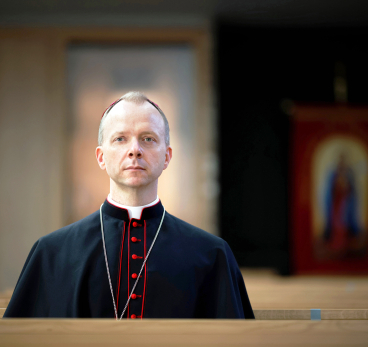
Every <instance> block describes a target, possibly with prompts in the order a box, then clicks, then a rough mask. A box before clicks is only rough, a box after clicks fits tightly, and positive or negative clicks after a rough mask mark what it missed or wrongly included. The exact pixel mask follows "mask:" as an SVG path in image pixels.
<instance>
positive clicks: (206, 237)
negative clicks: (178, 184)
mask: <svg viewBox="0 0 368 347" xmlns="http://www.w3.org/2000/svg"><path fill="white" fill-rule="evenodd" d="M166 218H167V224H168V226H169V228H170V232H172V233H174V235H173V236H176V237H179V238H180V239H188V240H191V241H196V242H199V244H200V245H207V246H208V247H210V248H213V247H220V248H223V247H225V243H226V241H224V240H223V239H222V238H220V237H218V236H216V235H213V234H211V233H209V232H207V231H205V230H203V229H200V228H198V227H196V226H194V225H192V224H189V223H187V222H185V221H183V220H182V219H180V218H178V217H175V216H173V215H172V214H170V213H167V214H166Z"/></svg>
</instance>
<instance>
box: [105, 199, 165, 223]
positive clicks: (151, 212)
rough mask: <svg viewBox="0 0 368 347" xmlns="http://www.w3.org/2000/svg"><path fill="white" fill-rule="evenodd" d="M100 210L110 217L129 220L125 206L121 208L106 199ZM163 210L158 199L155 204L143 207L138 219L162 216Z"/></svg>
mask: <svg viewBox="0 0 368 347" xmlns="http://www.w3.org/2000/svg"><path fill="white" fill-rule="evenodd" d="M102 212H103V213H105V214H107V215H109V216H111V217H115V218H118V219H121V220H124V221H126V222H129V213H128V210H126V209H125V208H121V207H118V206H115V205H112V204H110V203H109V202H108V201H107V199H106V200H105V202H104V203H103V206H102ZM163 212H164V207H163V205H162V203H161V200H160V201H159V202H158V203H157V204H155V205H153V206H150V207H145V208H144V209H143V210H142V214H141V218H140V219H138V220H149V219H153V218H157V217H160V216H162V213H163ZM133 219H134V218H133Z"/></svg>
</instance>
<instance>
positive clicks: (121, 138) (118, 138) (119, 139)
mask: <svg viewBox="0 0 368 347" xmlns="http://www.w3.org/2000/svg"><path fill="white" fill-rule="evenodd" d="M115 141H117V142H121V141H124V137H122V136H120V137H117V138H116V139H115Z"/></svg>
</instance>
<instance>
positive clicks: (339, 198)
mask: <svg viewBox="0 0 368 347" xmlns="http://www.w3.org/2000/svg"><path fill="white" fill-rule="evenodd" d="M367 164H368V155H367V151H366V149H365V147H364V145H363V144H362V143H360V141H359V140H357V139H355V138H354V137H341V136H332V137H329V138H328V139H327V140H325V141H323V142H322V143H321V144H320V145H319V146H318V147H317V149H316V150H315V154H314V156H313V159H312V179H313V183H312V185H313V188H312V194H313V197H312V204H313V229H314V230H313V235H314V254H315V257H316V258H317V259H338V258H340V259H344V258H353V257H361V256H364V254H365V250H366V243H365V240H366V230H367V218H366V215H365V214H364V211H366V210H367Z"/></svg>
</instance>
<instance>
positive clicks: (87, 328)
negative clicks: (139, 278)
mask: <svg viewBox="0 0 368 347" xmlns="http://www.w3.org/2000/svg"><path fill="white" fill-rule="evenodd" d="M87 344H88V345H93V346H107V345H108V346H118V345H119V346H135V347H137V346H191V347H194V346H311V345H313V346H367V344H368V322H367V321H359V320H357V321H345V320H340V321H338V320H337V321H298V320H293V321H287V320H284V321H240V320H196V321H193V320H143V321H140V320H137V321H134V320H129V321H126V320H124V321H122V322H116V321H114V320H107V319H105V320H102V319H98V320H84V319H80V320H55V319H54V320H51V319H49V320H38V319H33V320H21V319H13V320H11V319H9V320H2V321H1V322H0V346H9V345H11V346H14V347H15V346H36V345H37V346H66V345H67V346H82V345H87Z"/></svg>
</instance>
